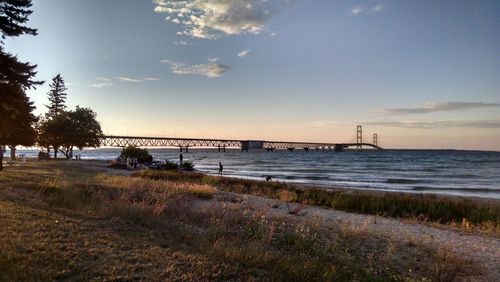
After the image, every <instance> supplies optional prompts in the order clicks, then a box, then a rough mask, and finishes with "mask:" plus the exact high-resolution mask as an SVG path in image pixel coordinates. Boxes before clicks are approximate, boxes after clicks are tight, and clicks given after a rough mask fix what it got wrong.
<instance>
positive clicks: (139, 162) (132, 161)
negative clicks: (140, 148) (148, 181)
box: [127, 158, 145, 170]
mask: <svg viewBox="0 0 500 282" xmlns="http://www.w3.org/2000/svg"><path fill="white" fill-rule="evenodd" d="M144 168H145V166H144V160H143V159H142V158H127V169H128V170H142V169H144Z"/></svg>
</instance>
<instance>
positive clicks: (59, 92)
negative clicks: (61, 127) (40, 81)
mask: <svg viewBox="0 0 500 282" xmlns="http://www.w3.org/2000/svg"><path fill="white" fill-rule="evenodd" d="M66 90H68V89H67V88H66V86H65V85H64V79H63V78H62V76H61V75H60V74H58V75H56V76H55V77H54V78H53V79H52V83H51V84H50V91H49V93H48V96H49V102H50V104H49V105H46V107H47V108H48V109H49V112H48V113H47V117H49V118H53V117H55V116H57V115H59V114H61V113H63V112H64V110H66Z"/></svg>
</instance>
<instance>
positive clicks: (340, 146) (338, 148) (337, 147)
mask: <svg viewBox="0 0 500 282" xmlns="http://www.w3.org/2000/svg"><path fill="white" fill-rule="evenodd" d="M344 149H345V146H344V144H335V152H343V151H344Z"/></svg>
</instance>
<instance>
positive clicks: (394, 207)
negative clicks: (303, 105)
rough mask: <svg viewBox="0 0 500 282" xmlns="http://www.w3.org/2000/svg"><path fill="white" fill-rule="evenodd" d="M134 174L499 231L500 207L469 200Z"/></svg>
mask: <svg viewBox="0 0 500 282" xmlns="http://www.w3.org/2000/svg"><path fill="white" fill-rule="evenodd" d="M133 176H136V177H142V178H146V179H154V180H163V181H170V182H188V183H197V184H208V185H213V186H215V187H217V189H219V190H222V191H228V192H236V193H244V194H251V195H257V196H265V197H269V198H275V199H280V198H281V197H282V195H283V192H282V191H289V192H290V193H292V195H291V196H290V195H289V196H290V197H288V198H290V199H293V200H294V201H295V202H298V203H306V204H309V205H317V206H324V207H330V208H334V209H337V210H343V211H348V212H357V213H364V214H374V215H382V216H389V217H398V218H413V219H414V218H418V219H420V220H426V221H432V222H438V223H443V224H455V225H456V224H457V223H464V222H465V223H467V224H469V223H470V224H472V225H476V226H477V227H479V228H481V227H482V226H484V227H485V228H488V229H493V230H494V231H495V232H497V233H499V232H500V206H499V205H493V204H486V203H478V202H477V201H472V200H468V199H458V198H457V199H447V198H445V197H436V196H432V195H430V196H424V195H415V194H403V193H367V192H355V191H342V190H326V189H321V188H300V187H298V186H294V185H290V184H286V183H280V182H263V181H255V180H244V179H233V178H227V177H214V176H207V175H203V174H201V173H179V172H162V171H144V172H138V173H136V174H134V175H133Z"/></svg>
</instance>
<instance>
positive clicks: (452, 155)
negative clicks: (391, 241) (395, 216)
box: [6, 148, 500, 199]
mask: <svg viewBox="0 0 500 282" xmlns="http://www.w3.org/2000/svg"><path fill="white" fill-rule="evenodd" d="M148 151H149V152H150V154H151V155H153V157H154V159H155V160H158V161H166V160H167V159H168V160H169V161H173V162H178V161H179V154H180V152H179V150H178V149H169V148H163V149H158V148H152V149H148ZM120 152H121V150H120V149H117V148H99V149H86V150H83V151H76V152H75V154H79V155H81V158H82V159H95V160H114V159H116V157H118V156H119V155H120ZM37 153H38V150H32V149H25V150H22V149H21V150H18V151H17V155H19V154H26V155H27V156H28V157H36V156H37ZM8 154H9V153H8V152H7V153H6V156H8ZM182 154H183V157H184V161H191V162H193V163H194V165H195V169H196V170H198V171H200V172H203V173H207V174H217V171H218V169H219V162H221V163H222V164H223V166H224V175H225V176H229V177H237V178H245V179H257V180H264V179H265V178H266V177H267V176H271V177H272V181H281V182H290V183H298V184H308V185H314V186H322V187H324V188H325V189H342V188H348V189H361V190H382V191H397V192H407V193H423V194H445V195H459V196H466V197H482V198H494V199H500V152H486V151H460V150H367V151H362V152H355V151H348V152H334V151H331V150H325V151H322V150H320V151H315V150H310V151H308V152H306V151H304V150H295V151H293V152H290V151H288V150H274V151H271V152H268V151H265V150H250V151H249V152H242V151H241V150H238V149H228V150H226V152H218V150H212V149H190V150H189V152H183V153H182Z"/></svg>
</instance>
